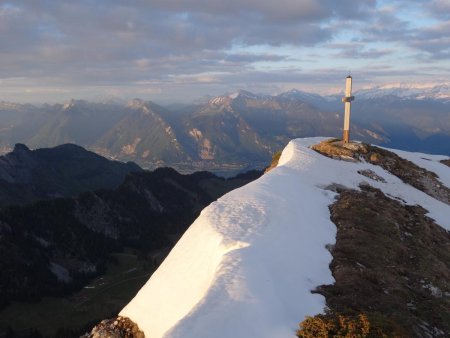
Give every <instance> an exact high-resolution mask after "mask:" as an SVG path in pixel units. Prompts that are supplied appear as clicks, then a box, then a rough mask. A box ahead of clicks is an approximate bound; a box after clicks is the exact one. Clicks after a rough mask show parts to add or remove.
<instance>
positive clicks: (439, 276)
mask: <svg viewBox="0 0 450 338" xmlns="http://www.w3.org/2000/svg"><path fill="white" fill-rule="evenodd" d="M360 188H361V191H355V190H345V191H340V195H339V197H338V199H337V200H336V202H335V203H334V204H332V205H331V206H330V213H331V220H332V221H333V222H334V223H335V224H336V227H337V236H336V243H335V245H334V246H332V247H330V252H331V254H332V255H333V261H332V263H331V265H330V268H331V270H332V273H333V277H334V278H335V280H336V282H335V283H334V284H333V285H323V286H321V287H319V288H318V290H317V292H318V293H320V294H322V295H324V296H325V298H326V302H327V306H328V307H329V309H330V310H331V311H333V312H339V313H344V314H350V315H351V314H358V313H365V314H367V316H368V318H369V320H370V322H374V323H377V325H378V326H379V327H381V328H382V329H383V331H384V332H389V333H391V334H392V335H393V336H396V337H447V334H448V332H450V324H449V322H448V318H450V263H449V262H450V250H449V247H450V233H449V232H448V231H446V230H445V229H443V228H442V227H440V226H439V225H437V224H436V223H435V222H434V221H433V220H432V219H430V218H428V217H427V216H426V213H427V210H425V209H424V208H422V207H420V206H408V205H404V204H403V203H401V202H399V201H397V200H394V199H391V198H389V197H387V196H386V195H384V194H383V192H381V191H380V190H378V189H375V188H372V187H370V186H368V185H363V186H361V187H360Z"/></svg>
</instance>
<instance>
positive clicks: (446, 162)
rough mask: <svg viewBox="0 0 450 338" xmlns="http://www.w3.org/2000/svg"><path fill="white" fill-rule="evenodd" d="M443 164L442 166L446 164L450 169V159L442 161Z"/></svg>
mask: <svg viewBox="0 0 450 338" xmlns="http://www.w3.org/2000/svg"><path fill="white" fill-rule="evenodd" d="M441 163H442V164H445V165H446V166H447V167H450V159H448V160H442V161H441Z"/></svg>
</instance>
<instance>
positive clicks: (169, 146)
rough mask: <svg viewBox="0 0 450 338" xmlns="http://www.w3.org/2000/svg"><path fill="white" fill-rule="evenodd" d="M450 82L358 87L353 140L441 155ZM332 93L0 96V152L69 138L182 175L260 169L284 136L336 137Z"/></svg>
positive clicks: (448, 131) (449, 145)
mask: <svg viewBox="0 0 450 338" xmlns="http://www.w3.org/2000/svg"><path fill="white" fill-rule="evenodd" d="M449 88H450V86H449V84H442V85H439V86H431V85H430V86H427V85H420V86H414V85H391V86H382V87H376V88H370V89H364V90H360V91H359V92H356V93H355V96H356V101H355V102H354V103H353V108H352V130H351V135H352V137H353V138H355V139H358V140H362V141H366V142H369V143H374V144H379V145H384V146H390V147H396V148H400V149H404V150H410V151H424V152H428V153H442V154H450V89H449ZM342 111H343V107H342V102H341V95H329V96H321V95H318V94H313V93H307V92H302V91H299V90H295V89H294V90H290V91H288V92H285V93H281V94H279V95H276V96H270V95H257V94H253V93H250V92H248V91H243V90H240V91H237V92H234V93H231V94H225V95H221V96H217V97H213V98H210V99H208V100H199V101H197V102H196V103H193V104H191V105H184V106H180V105H173V106H169V107H167V108H164V107H162V106H159V105H157V104H155V103H153V102H149V101H143V100H140V99H134V100H131V101H130V102H128V103H126V104H125V103H120V102H114V101H108V102H106V103H91V102H86V101H82V100H71V101H69V102H68V103H66V104H64V105H62V104H55V105H43V106H39V107H37V106H33V105H29V104H24V105H21V104H12V103H5V102H2V103H0V126H1V127H0V150H1V151H3V152H6V151H10V150H11V149H12V146H13V144H15V143H18V142H20V143H24V144H26V145H27V146H29V147H31V148H39V147H49V146H56V145H60V144H63V143H68V142H70V143H75V144H79V145H81V146H83V147H86V148H88V149H90V150H93V151H95V152H97V153H98V154H101V155H104V156H107V157H109V158H111V159H117V160H121V161H135V162H136V163H138V164H139V165H141V166H142V167H145V168H155V167H159V166H172V167H175V168H177V169H178V170H180V171H183V172H192V171H195V170H201V169H208V170H213V171H216V172H220V171H239V170H242V169H248V168H251V167H262V166H264V165H265V164H266V163H267V162H268V161H269V160H270V158H271V156H272V154H273V153H274V152H275V151H278V150H280V149H282V148H283V147H284V146H285V145H286V144H287V142H288V141H289V140H290V139H292V138H297V137H309V136H337V137H339V136H340V135H341V129H342V127H341V125H342Z"/></svg>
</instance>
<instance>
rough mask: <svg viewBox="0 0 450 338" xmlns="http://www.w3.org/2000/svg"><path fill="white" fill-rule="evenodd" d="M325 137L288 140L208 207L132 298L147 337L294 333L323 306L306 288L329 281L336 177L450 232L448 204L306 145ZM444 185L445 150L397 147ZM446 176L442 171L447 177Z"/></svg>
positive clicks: (134, 315) (274, 337) (128, 312)
mask: <svg viewBox="0 0 450 338" xmlns="http://www.w3.org/2000/svg"><path fill="white" fill-rule="evenodd" d="M321 140H323V138H306V139H297V140H294V141H291V142H290V143H289V144H288V146H287V147H286V148H285V149H284V151H283V153H282V156H281V158H280V161H279V164H278V166H277V167H276V168H274V169H273V170H272V171H270V172H269V173H268V174H266V175H264V176H262V177H261V178H260V179H258V180H256V181H254V182H252V183H250V184H248V185H247V186H245V187H242V188H240V189H237V190H234V191H232V192H230V193H228V194H227V195H225V196H223V197H222V198H220V199H219V200H218V201H216V202H214V203H212V204H211V205H210V206H209V207H207V208H205V209H204V210H203V212H202V213H201V215H200V216H199V217H198V219H197V220H196V221H195V222H194V223H193V224H192V225H191V227H190V228H189V229H188V231H187V232H186V233H185V234H184V235H183V237H182V238H181V239H180V241H179V242H178V243H177V245H176V246H175V247H174V249H173V250H172V252H171V253H170V254H169V256H168V257H167V259H166V260H165V261H164V262H163V264H162V265H161V266H160V267H159V269H158V270H157V271H156V272H155V273H154V274H153V276H152V277H151V278H150V280H149V281H148V282H147V284H146V285H145V286H144V287H143V288H142V289H141V291H140V292H139V293H138V294H137V296H136V297H135V298H134V299H133V300H132V301H131V302H130V303H129V304H128V305H127V306H126V307H125V308H124V309H123V310H122V312H121V315H123V316H128V317H130V318H131V319H132V320H133V321H134V322H136V323H137V324H138V325H139V327H140V328H141V329H142V330H143V331H144V332H145V334H146V336H148V337H152V338H159V337H165V338H169V337H170V338H175V337H179V338H181V337H183V338H191V337H192V338H210V337H212V336H214V337H219V338H231V337H233V338H235V337H267V338H278V337H280V338H281V337H295V330H296V329H297V327H298V323H299V322H300V321H301V320H303V318H304V316H305V315H315V314H317V313H320V312H322V311H323V309H324V306H325V300H324V298H323V297H322V296H321V295H318V294H312V293H311V290H313V289H314V288H316V287H317V286H319V285H321V284H330V283H333V281H334V280H333V278H332V275H331V272H330V270H329V267H328V266H329V264H330V262H331V259H332V257H331V255H330V253H329V252H328V251H327V249H326V248H325V246H326V245H327V244H330V243H334V241H335V233H336V227H335V225H334V224H333V223H331V221H330V215H329V210H328V205H330V204H331V203H333V201H334V197H335V196H336V195H335V193H333V192H331V191H329V190H327V189H326V187H327V186H329V185H330V184H333V183H339V184H342V185H345V186H347V187H349V188H353V189H358V186H359V184H360V183H361V182H363V181H366V182H367V181H368V180H370V179H369V178H367V177H364V176H362V175H360V174H358V171H359V170H364V169H370V170H372V171H374V172H375V173H376V174H377V175H378V176H380V177H383V178H384V180H385V181H386V182H385V183H384V182H381V181H372V180H370V182H368V183H370V184H371V185H372V186H374V187H376V188H379V189H381V190H382V191H383V192H384V193H385V194H387V195H389V196H392V197H397V198H400V199H402V200H404V201H405V203H407V204H419V205H421V206H423V207H424V208H425V209H427V210H428V211H429V216H430V217H432V218H434V219H435V220H436V221H437V222H438V223H439V224H440V225H441V226H443V227H445V228H446V229H449V230H450V206H448V205H446V204H444V203H441V202H439V201H436V200H435V199H433V198H432V197H430V196H428V195H426V194H424V193H423V192H421V191H418V190H416V189H415V188H413V187H411V186H409V185H406V184H404V183H403V182H402V181H401V180H400V179H398V178H397V177H395V176H393V175H391V174H389V173H388V172H386V171H385V170H383V169H382V168H381V167H378V166H374V165H372V164H369V163H350V162H345V161H338V160H333V159H330V158H328V157H325V156H322V155H320V154H318V153H316V152H315V151H313V150H311V149H309V148H308V146H310V145H312V144H315V143H318V142H320V141H321ZM398 154H399V155H400V156H402V157H407V158H408V159H409V160H412V161H414V162H417V164H418V165H422V166H423V167H426V168H427V169H429V170H433V171H435V172H436V173H437V174H438V175H439V176H440V179H441V182H443V183H444V184H445V185H447V186H450V175H449V174H448V173H447V172H448V167H445V166H444V165H443V164H441V163H439V162H438V161H439V160H441V159H444V158H445V157H444V156H436V155H426V154H415V153H405V152H398ZM445 173H447V174H445Z"/></svg>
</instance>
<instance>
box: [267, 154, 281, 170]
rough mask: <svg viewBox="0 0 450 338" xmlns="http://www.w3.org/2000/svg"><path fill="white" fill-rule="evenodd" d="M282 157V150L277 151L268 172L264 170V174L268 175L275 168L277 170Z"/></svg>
mask: <svg viewBox="0 0 450 338" xmlns="http://www.w3.org/2000/svg"><path fill="white" fill-rule="evenodd" d="M280 157H281V150H280V151H277V152H276V153H275V154H273V156H272V161H271V162H270V165H269V166H268V167H267V168H266V170H264V174H266V173H268V172H269V171H271V170H272V169H273V168H275V167H276V166H277V165H278V161H279V160H280Z"/></svg>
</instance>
